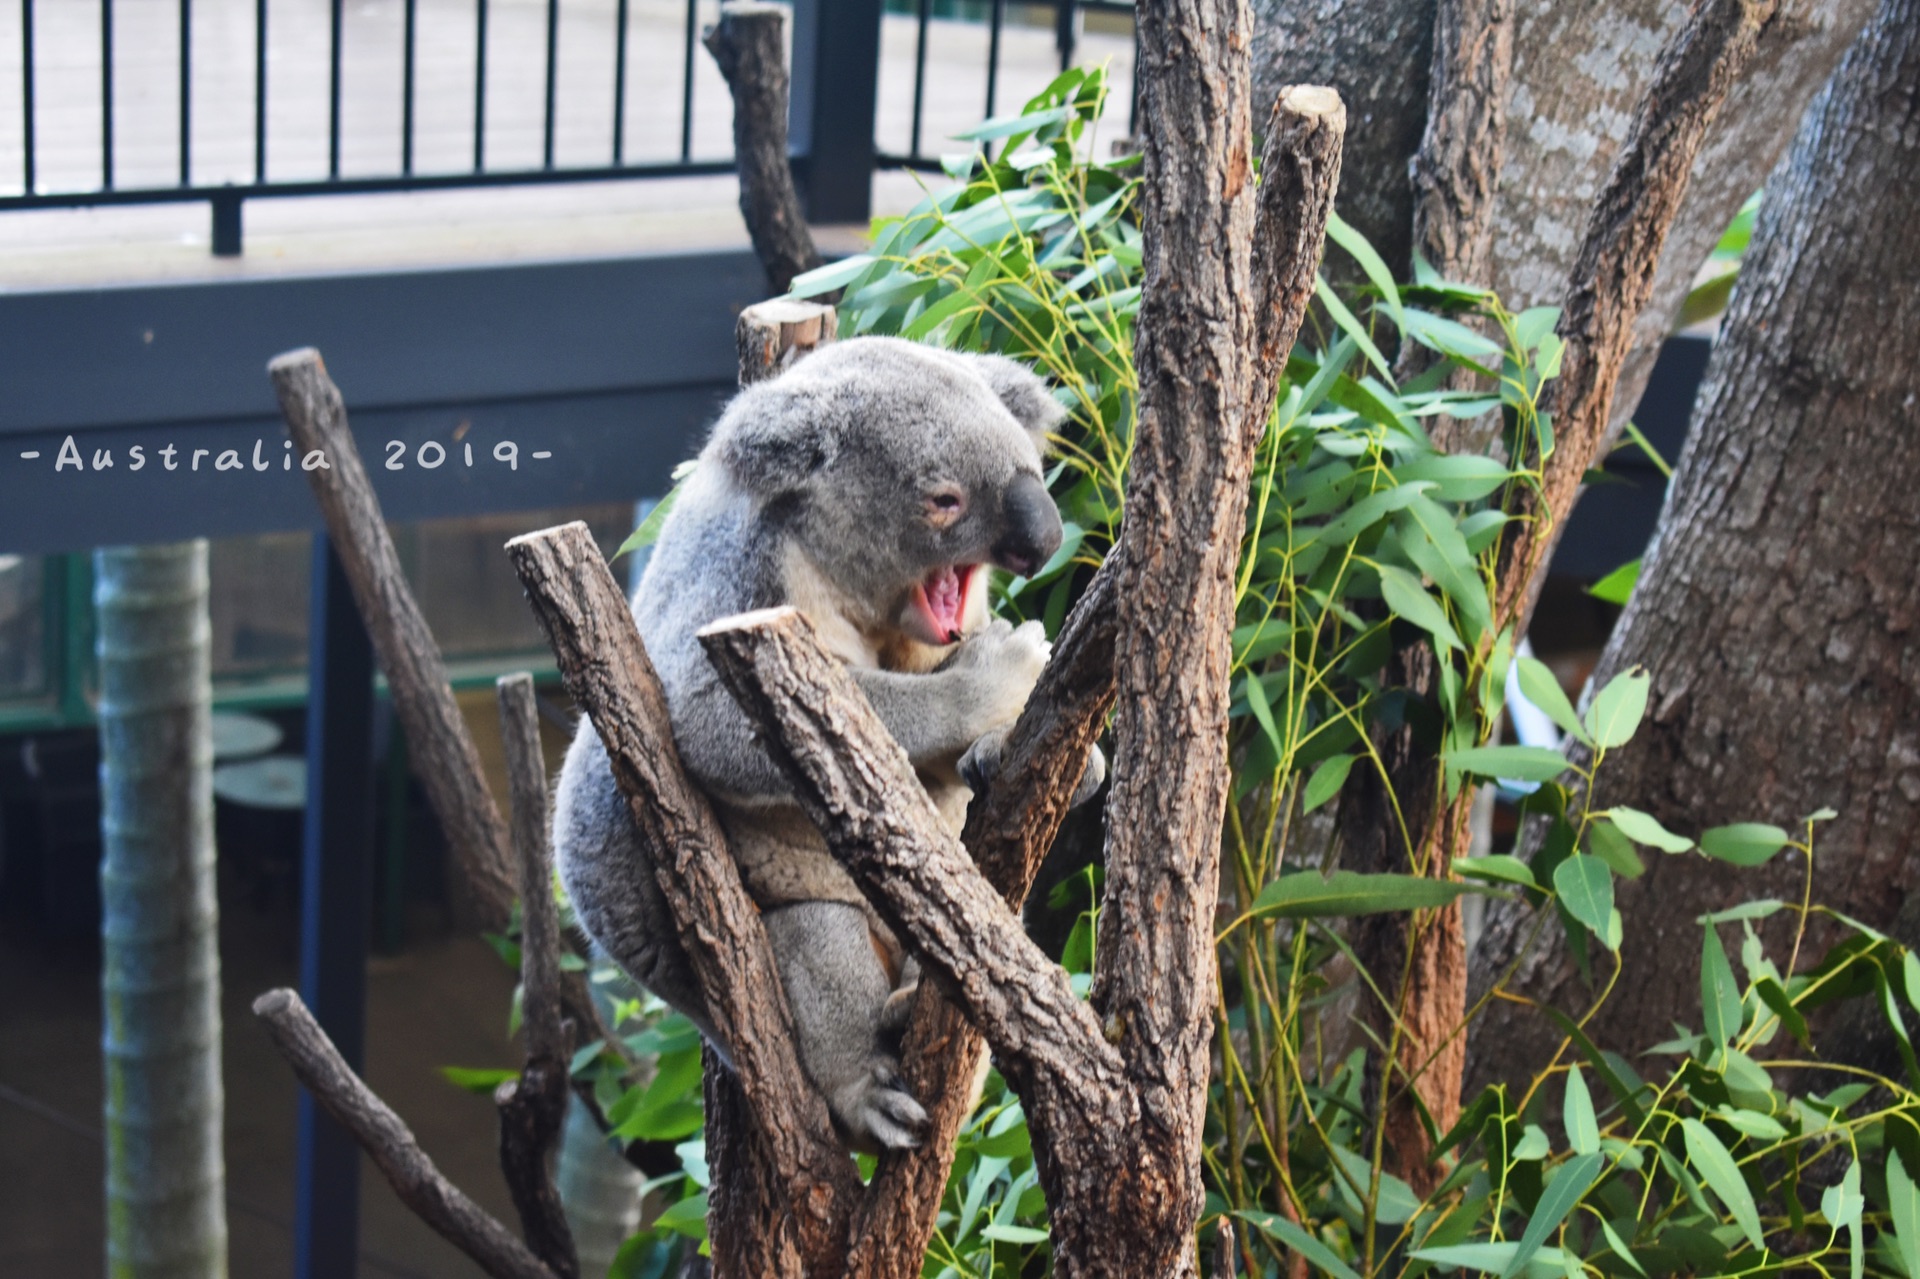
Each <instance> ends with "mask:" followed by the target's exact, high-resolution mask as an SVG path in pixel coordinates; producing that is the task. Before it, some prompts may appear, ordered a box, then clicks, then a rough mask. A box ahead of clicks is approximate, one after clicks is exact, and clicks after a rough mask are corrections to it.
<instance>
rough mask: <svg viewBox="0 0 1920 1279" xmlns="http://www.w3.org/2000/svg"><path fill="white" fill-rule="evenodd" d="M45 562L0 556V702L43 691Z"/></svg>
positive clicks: (44, 664)
mask: <svg viewBox="0 0 1920 1279" xmlns="http://www.w3.org/2000/svg"><path fill="white" fill-rule="evenodd" d="M46 580H47V574H46V561H45V560H43V559H42V558H40V557H39V556H37V555H0V701H12V700H14V699H17V698H25V697H40V696H44V695H45V694H46V693H47V692H48V691H49V690H48V688H47V626H46Z"/></svg>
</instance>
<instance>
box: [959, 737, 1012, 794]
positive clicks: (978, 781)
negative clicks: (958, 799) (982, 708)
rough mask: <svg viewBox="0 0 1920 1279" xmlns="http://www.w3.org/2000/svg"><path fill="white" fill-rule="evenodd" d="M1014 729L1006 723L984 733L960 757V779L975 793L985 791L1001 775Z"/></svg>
mask: <svg viewBox="0 0 1920 1279" xmlns="http://www.w3.org/2000/svg"><path fill="white" fill-rule="evenodd" d="M1012 731H1013V725H1011V724H1005V725H1002V726H1001V727H999V728H996V729H993V730H992V731H990V732H987V733H982V734H981V735H980V736H979V737H977V738H975V739H974V742H973V745H971V746H969V747H967V753H966V754H964V755H962V756H961V757H960V780H961V781H963V782H965V783H966V784H967V789H969V790H971V791H972V792H973V793H974V794H976V795H978V794H981V793H983V792H984V791H985V790H986V789H987V787H988V786H990V785H992V784H993V779H994V778H996V777H998V776H999V775H1000V763H1001V760H1002V759H1003V758H1004V757H1005V755H1006V751H1007V734H1008V733H1010V732H1012Z"/></svg>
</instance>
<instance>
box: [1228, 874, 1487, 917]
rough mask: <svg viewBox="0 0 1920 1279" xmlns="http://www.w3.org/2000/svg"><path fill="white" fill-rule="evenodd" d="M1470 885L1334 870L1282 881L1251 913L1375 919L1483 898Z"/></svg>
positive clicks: (1267, 890)
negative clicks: (1385, 914)
mask: <svg viewBox="0 0 1920 1279" xmlns="http://www.w3.org/2000/svg"><path fill="white" fill-rule="evenodd" d="M1483 891H1485V890H1484V889H1476V888H1475V887H1474V885H1472V884H1461V883H1456V882H1454V881H1453V880H1448V879H1428V878H1427V877H1426V876H1424V875H1363V874H1361V873H1360V872H1358V871H1351V870H1336V871H1334V872H1333V873H1332V874H1331V875H1326V876H1322V875H1320V874H1319V872H1317V871H1311V870H1305V871H1298V872H1295V873H1294V874H1291V875H1282V876H1281V877H1280V878H1279V879H1276V880H1274V881H1273V882H1272V883H1270V884H1268V885H1267V886H1266V887H1265V888H1263V889H1261V890H1260V895H1259V897H1257V898H1255V899H1254V903H1253V913H1254V914H1255V915H1260V916H1273V917H1277V918H1280V919H1324V918H1331V917H1334V916H1349V915H1376V914H1379V913H1381V912H1382V911H1393V910H1426V909H1430V908H1432V907H1435V906H1444V905H1446V904H1447V903H1448V902H1451V901H1453V900H1454V899H1455V898H1457V897H1459V896H1461V895H1462V894H1463V893H1470V892H1483Z"/></svg>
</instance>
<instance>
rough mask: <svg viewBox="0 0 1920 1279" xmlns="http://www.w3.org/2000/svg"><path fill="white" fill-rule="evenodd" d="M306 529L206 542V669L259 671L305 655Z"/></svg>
mask: <svg viewBox="0 0 1920 1279" xmlns="http://www.w3.org/2000/svg"><path fill="white" fill-rule="evenodd" d="M312 558H313V538H312V536H311V535H310V534H307V533H268V534H264V535H262V536H259V537H228V538H220V539H218V540H216V541H214V542H213V543H212V544H211V545H210V546H209V547H208V550H207V564H208V571H209V574H210V583H209V597H208V606H209V611H210V612H211V614H212V617H213V677H214V678H215V679H216V680H236V679H247V678H258V677H260V676H265V675H278V674H284V673H286V672H288V671H295V670H298V669H300V668H301V667H302V666H305V665H306V662H307V575H308V569H309V562H310V561H311V560H312Z"/></svg>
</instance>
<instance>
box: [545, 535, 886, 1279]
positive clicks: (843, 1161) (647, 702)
mask: <svg viewBox="0 0 1920 1279" xmlns="http://www.w3.org/2000/svg"><path fill="white" fill-rule="evenodd" d="M507 554H508V556H509V558H511V560H512V561H513V566H514V569H515V571H516V572H518V573H519V575H520V580H521V582H522V584H523V585H524V586H525V587H526V590H527V596H528V599H529V601H530V602H531V603H532V605H533V610H534V615H535V616H536V617H537V618H538V619H539V622H540V626H541V629H542V630H543V631H544V632H545V633H546V636H547V641H548V643H549V645H550V646H551V647H552V649H553V652H554V657H555V659H556V660H557V661H558V663H559V666H560V671H561V674H562V676H564V678H565V680H566V685H567V690H568V692H570V693H571V694H572V695H573V698H574V700H575V701H576V702H577V703H578V704H579V705H580V707H581V709H582V710H584V711H585V712H586V714H587V715H588V716H589V717H590V718H591V719H592V721H593V726H594V728H595V730H596V731H598V733H599V734H600V739H601V741H602V742H603V743H604V744H605V745H606V748H607V756H608V759H609V760H610V761H611V764H612V767H613V775H614V778H615V780H616V781H617V782H618V784H619V787H620V790H621V793H622V794H623V795H625V796H626V799H627V804H628V807H629V809H630V810H631V811H632V813H633V816H634V821H635V822H636V824H637V825H638V827H639V829H640V832H641V836H642V838H643V839H644V840H645V841H646V843H647V845H648V846H649V847H650V848H652V849H653V850H655V858H654V870H655V874H656V876H657V877H658V880H659V883H660V888H661V892H662V893H663V894H664V895H665V897H666V899H667V901H668V903H669V904H670V906H671V908H672V910H673V912H674V915H675V922H676V924H677V925H678V927H679V934H680V942H681V945H682V947H683V948H684V950H685V951H686V955H687V958H688V961H689V962H690V964H691V966H692V968H693V970H694V974H695V976H696V978H697V979H698V981H699V984H700V989H701V994H702V997H703V999H704V1001H705V1003H706V1007H707V1010H708V1013H709V1015H710V1016H711V1017H712V1019H713V1022H714V1025H715V1027H716V1029H717V1030H718V1031H719V1033H720V1036H721V1038H722V1039H723V1040H724V1041H725V1042H726V1044H727V1047H728V1049H729V1051H730V1052H731V1053H732V1055H733V1061H734V1067H735V1070H736V1071H737V1073H738V1076H739V1080H740V1084H741V1087H742V1088H743V1089H744V1091H745V1093H746V1096H747V1098H748V1099H749V1101H750V1102H751V1104H752V1109H753V1112H754V1115H755V1116H756V1117H757V1118H758V1120H759V1121H760V1129H761V1133H762V1136H763V1137H764V1139H765V1142H766V1148H767V1153H768V1155H769V1157H770V1159H771V1162H772V1165H773V1167H774V1168H775V1169H776V1170H777V1173H778V1177H779V1181H780V1183H781V1185H782V1187H783V1188H784V1190H785V1192H786V1196H785V1197H786V1206H787V1209H788V1211H789V1213H790V1215H789V1216H788V1217H787V1218H786V1219H785V1220H784V1221H783V1222H782V1223H780V1224H778V1225H776V1226H772V1227H771V1228H769V1229H768V1231H767V1233H768V1234H769V1235H776V1234H785V1233H787V1232H789V1231H791V1232H792V1236H793V1238H792V1244H793V1251H794V1252H795V1253H796V1254H797V1256H798V1257H799V1258H800V1259H802V1260H803V1261H804V1262H805V1264H806V1265H807V1266H808V1267H809V1269H811V1270H814V1271H817V1272H818V1273H822V1274H824V1273H829V1272H831V1270H833V1269H836V1268H837V1266H838V1264H839V1259H841V1258H843V1257H844V1255H845V1248H846V1239H845V1226H846V1220H847V1215H848V1213H849V1211H850V1210H851V1205H852V1196H853V1194H854V1193H856V1192H857V1189H858V1184H857V1182H856V1181H855V1180H854V1176H853V1165H852V1163H851V1162H850V1161H849V1160H848V1158H847V1155H846V1152H845V1150H844V1149H842V1147H841V1146H840V1143H839V1142H838V1141H837V1140H836V1139H835V1137H834V1135H833V1131H832V1128H831V1126H830V1123H829V1121H828V1118H827V1108H826V1103H825V1102H824V1101H823V1100H822V1099H821V1097H820V1095H819V1093H818V1092H816V1091H815V1090H814V1088H813V1086H812V1084H811V1083H810V1082H808V1080H807V1078H806V1076H805V1075H804V1074H802V1073H801V1069H800V1062H799V1057H798V1055H797V1050H796V1046H795V1038H794V1032H793V1022H792V1017H791V1015H790V1014H789V1012H788V1009H787V1001H786V994H785V991H784V990H783V989H782V987H781V985H780V980H779V975H778V973H777V971H776V970H775V968H774V963H773V954H772V950H771V948H770V947H769V945H768V942H767V934H766V929H765V928H764V926H763V925H762V924H761V921H760V915H759V912H758V911H757V910H755V909H754V906H753V903H752V901H751V900H750V899H749V898H748V897H747V893H746V889H745V887H744V886H743V885H742V884H741V882H740V873H739V870H738V868H737V867H736V866H735V864H734V860H733V857H732V855H731V853H730V852H729V851H728V848H727V843H726V837H725V834H724V833H723V832H722V830H721V828H720V825H719V822H718V821H717V820H716V819H715V817H714V814H713V810H712V808H711V807H710V806H709V805H708V803H707V800H706V798H705V796H703V795H701V794H700V792H699V791H697V790H695V789H694V788H693V786H692V785H691V784H690V783H689V782H688V780H687V778H686V774H685V772H684V771H683V769H682V767H681V765H680V753H679V751H678V749H677V748H676V747H675V746H674V742H673V732H672V727H671V722H670V720H669V718H668V714H667V702H666V694H665V693H664V691H663V690H662V689H661V687H660V680H659V677H658V676H657V675H656V674H655V673H654V670H653V664H652V662H651V661H649V660H648V658H647V653H646V649H645V647H644V646H643V645H642V643H641V641H640V633H639V631H638V629H636V627H635V626H634V622H633V616H632V614H631V613H630V612H629V611H628V609H627V603H626V599H625V597H624V596H623V595H622V594H621V591H620V588H619V586H618V585H617V584H616V583H615V582H614V580H613V575H612V573H610V572H609V571H608V569H607V565H606V561H605V560H604V559H602V558H601V555H600V549H599V547H598V546H597V545H595V543H594V540H593V536H592V534H591V533H590V532H588V530H587V526H586V525H584V524H578V523H576V524H568V525H565V526H562V527H560V528H553V529H547V530H544V531H542V532H538V533H530V534H528V535H526V536H524V537H518V538H515V539H513V540H512V541H510V542H508V543H507ZM761 1224H768V1223H761Z"/></svg>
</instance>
